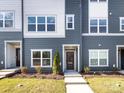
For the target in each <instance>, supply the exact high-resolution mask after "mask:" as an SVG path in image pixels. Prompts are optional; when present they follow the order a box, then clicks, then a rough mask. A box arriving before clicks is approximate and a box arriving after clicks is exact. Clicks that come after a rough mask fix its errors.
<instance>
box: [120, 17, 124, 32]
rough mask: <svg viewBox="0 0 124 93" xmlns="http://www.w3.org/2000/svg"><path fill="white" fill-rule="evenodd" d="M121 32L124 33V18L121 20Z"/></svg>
mask: <svg viewBox="0 0 124 93" xmlns="http://www.w3.org/2000/svg"><path fill="white" fill-rule="evenodd" d="M120 31H124V17H121V18H120Z"/></svg>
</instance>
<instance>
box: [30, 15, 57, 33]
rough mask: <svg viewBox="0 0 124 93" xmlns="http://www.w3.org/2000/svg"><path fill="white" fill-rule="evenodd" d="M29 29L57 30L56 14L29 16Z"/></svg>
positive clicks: (33, 30) (40, 30) (39, 30)
mask: <svg viewBox="0 0 124 93" xmlns="http://www.w3.org/2000/svg"><path fill="white" fill-rule="evenodd" d="M28 31H31V32H53V31H56V17H55V16H32V17H31V16H30V17H28Z"/></svg>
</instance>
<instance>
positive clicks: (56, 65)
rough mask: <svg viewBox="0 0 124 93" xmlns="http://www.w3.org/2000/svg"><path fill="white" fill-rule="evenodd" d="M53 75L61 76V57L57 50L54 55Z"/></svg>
mask: <svg viewBox="0 0 124 93" xmlns="http://www.w3.org/2000/svg"><path fill="white" fill-rule="evenodd" d="M52 70H53V74H59V73H60V55H59V51H58V49H56V52H55V54H54V62H53V68H52Z"/></svg>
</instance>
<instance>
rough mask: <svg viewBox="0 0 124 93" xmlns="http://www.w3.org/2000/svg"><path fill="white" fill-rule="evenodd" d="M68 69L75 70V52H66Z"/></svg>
mask: <svg viewBox="0 0 124 93" xmlns="http://www.w3.org/2000/svg"><path fill="white" fill-rule="evenodd" d="M66 64H67V65H66V67H67V70H74V52H66Z"/></svg>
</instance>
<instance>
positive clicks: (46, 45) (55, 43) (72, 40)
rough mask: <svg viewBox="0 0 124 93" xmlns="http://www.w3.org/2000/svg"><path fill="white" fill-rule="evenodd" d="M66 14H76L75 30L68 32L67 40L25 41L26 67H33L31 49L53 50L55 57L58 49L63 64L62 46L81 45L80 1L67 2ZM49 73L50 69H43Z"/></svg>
mask: <svg viewBox="0 0 124 93" xmlns="http://www.w3.org/2000/svg"><path fill="white" fill-rule="evenodd" d="M65 14H75V23H76V24H75V30H69V31H67V30H66V32H65V33H66V38H59V39H57V38H49V39H47V38H44V39H42V38H41V39H34V38H32V39H28V38H27V39H26V38H25V39H24V63H25V64H24V65H25V66H28V67H30V66H31V50H30V49H53V55H54V53H55V50H56V48H58V49H59V52H60V56H61V62H63V60H62V44H80V43H81V32H80V0H66V11H65ZM43 70H44V71H47V72H49V71H50V68H48V69H43Z"/></svg>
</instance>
